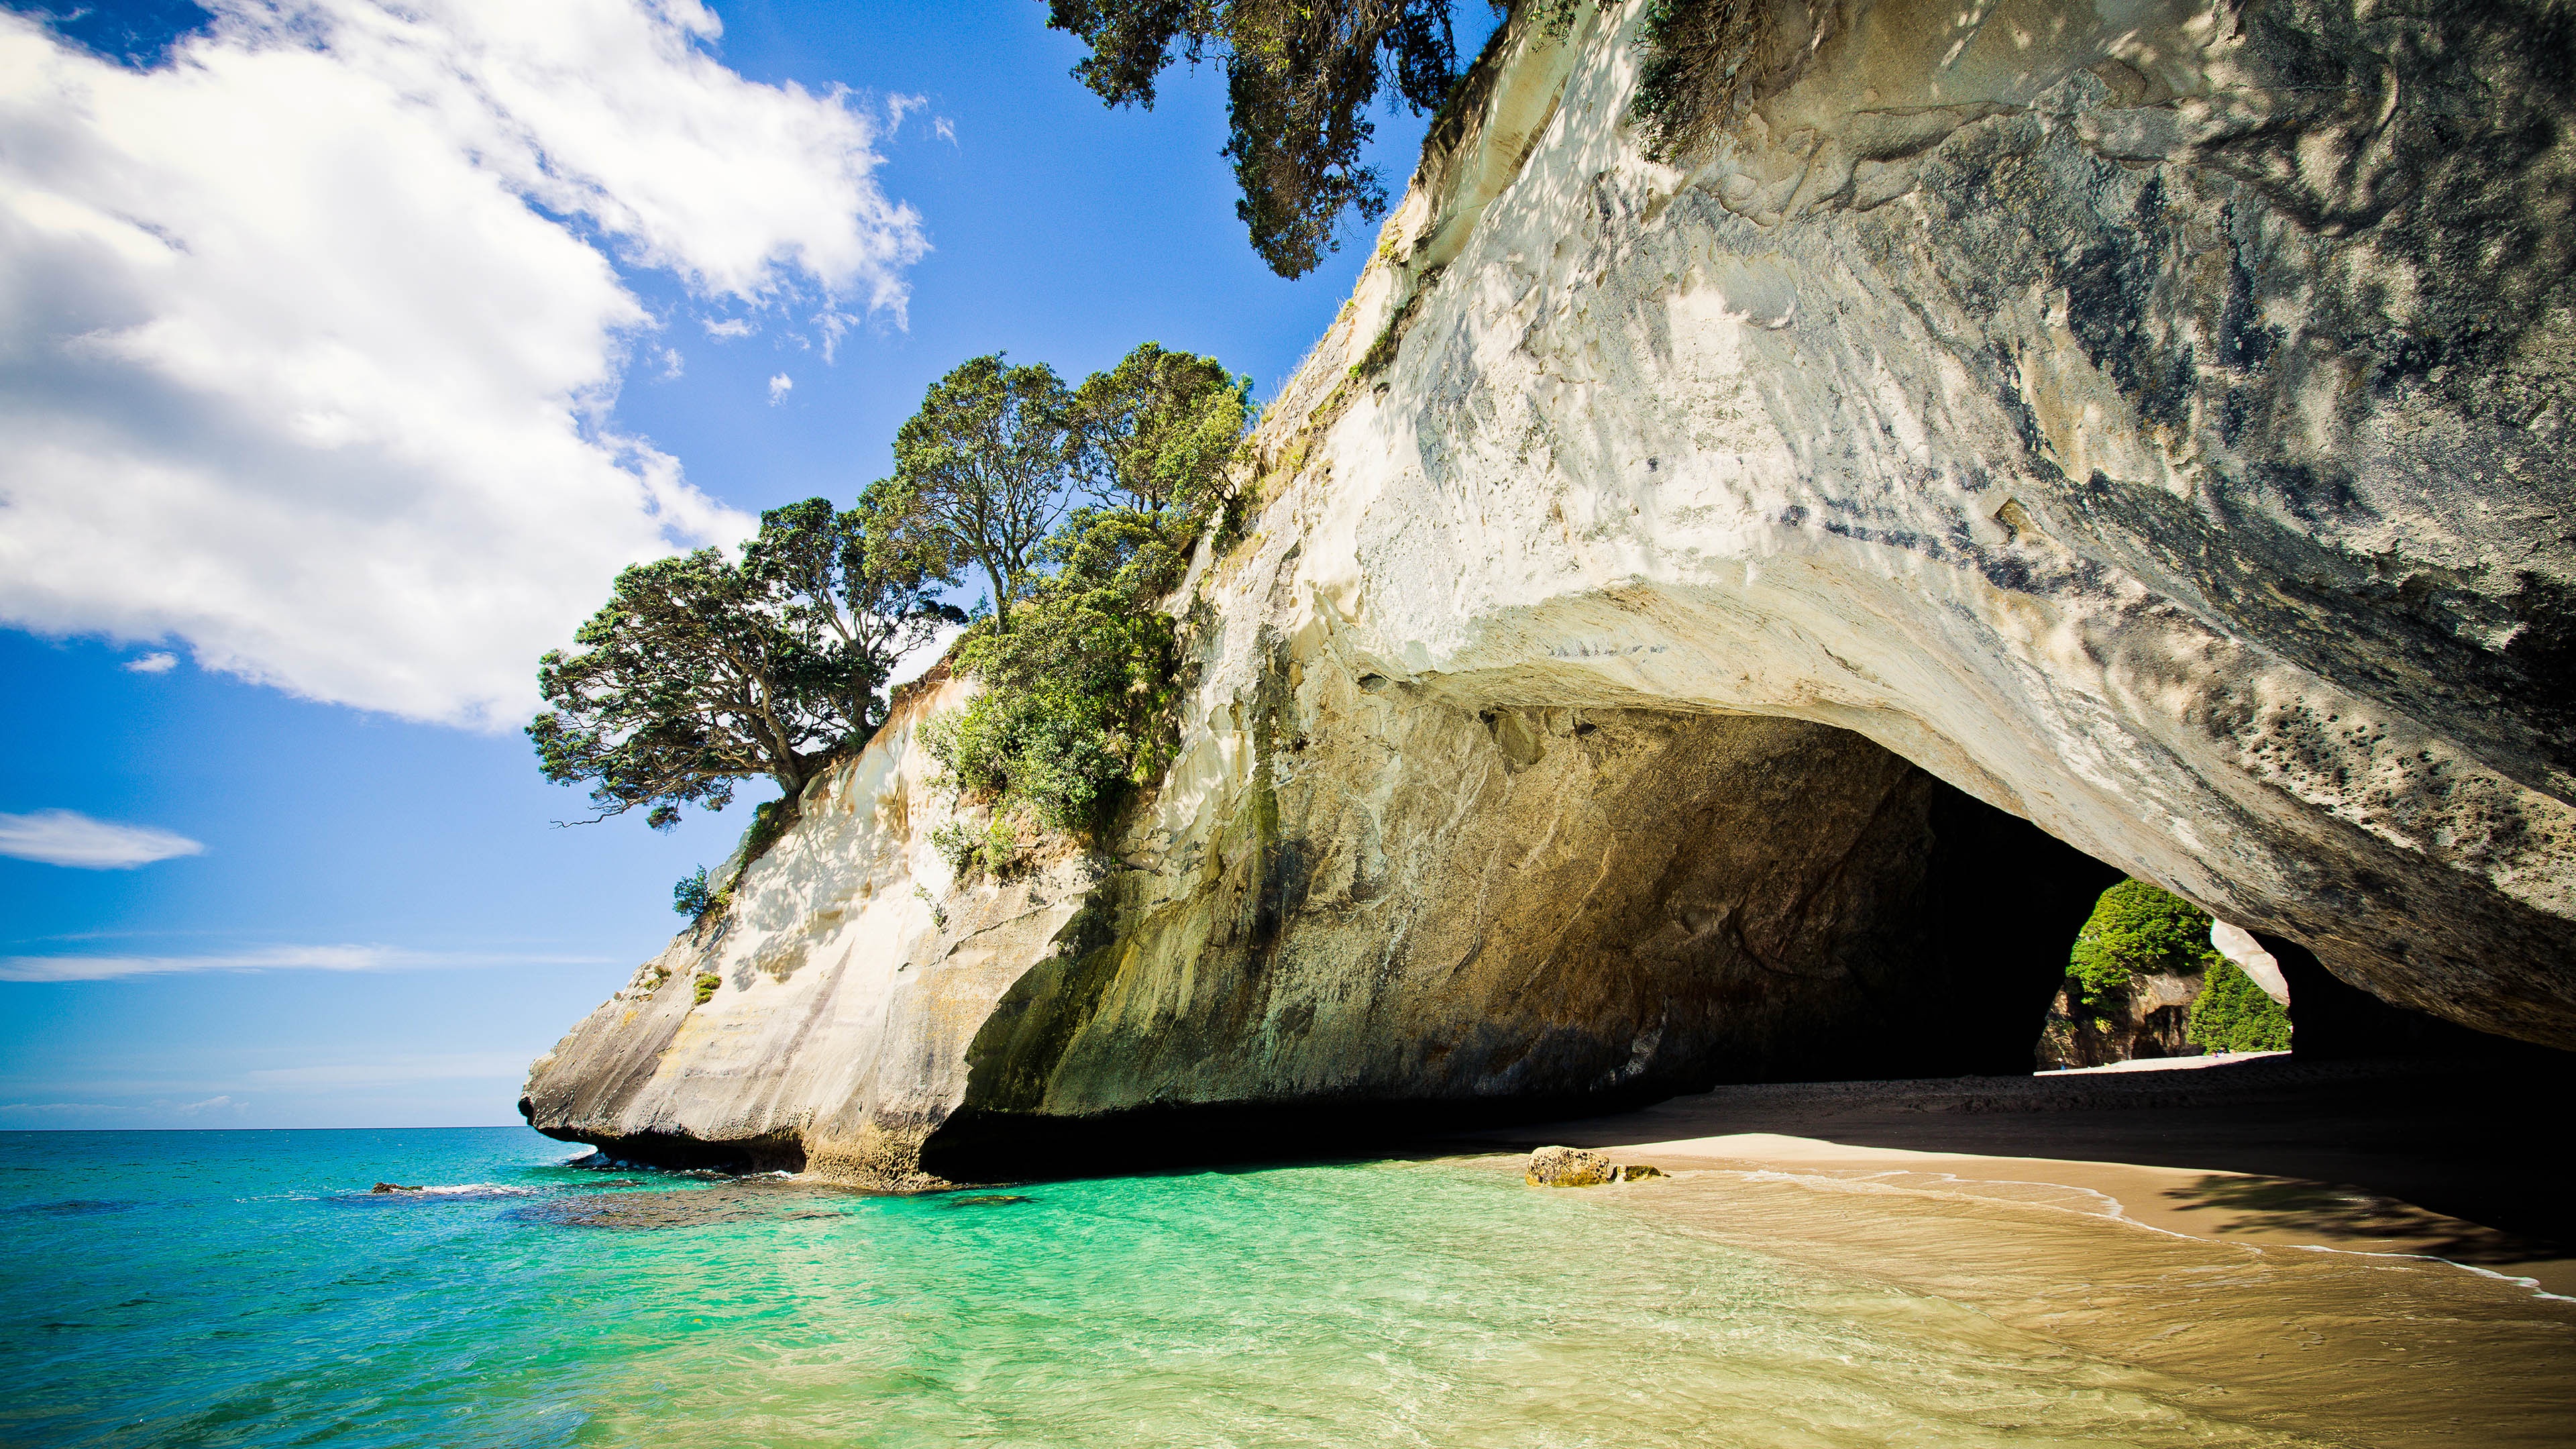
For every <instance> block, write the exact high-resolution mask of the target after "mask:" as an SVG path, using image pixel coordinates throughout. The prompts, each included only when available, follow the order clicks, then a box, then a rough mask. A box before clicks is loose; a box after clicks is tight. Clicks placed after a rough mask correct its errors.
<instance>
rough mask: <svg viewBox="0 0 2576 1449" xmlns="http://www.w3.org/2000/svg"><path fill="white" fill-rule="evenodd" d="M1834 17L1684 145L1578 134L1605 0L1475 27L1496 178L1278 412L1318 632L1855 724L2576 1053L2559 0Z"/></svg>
mask: <svg viewBox="0 0 2576 1449" xmlns="http://www.w3.org/2000/svg"><path fill="white" fill-rule="evenodd" d="M1819 13H1820V14H1821V15H1822V17H1823V19H1822V20H1821V21H1820V22H1819V23H1817V24H1816V25H1815V26H1813V27H1810V26H1809V25H1808V22H1807V20H1806V18H1805V17H1806V15H1807V12H1806V11H1805V9H1804V8H1803V7H1795V6H1792V7H1786V8H1784V9H1783V10H1782V11H1781V12H1780V19H1779V27H1780V28H1779V33H1778V35H1777V37H1776V39H1775V43H1774V46H1773V48H1772V50H1771V51H1770V52H1769V53H1768V55H1767V57H1766V60H1765V62H1764V65H1763V67H1762V69H1761V71H1760V74H1761V75H1762V77H1763V79H1762V80H1761V81H1760V82H1759V88H1760V89H1761V90H1762V92H1763V97H1762V99H1761V101H1760V104H1759V106H1758V109H1757V112H1756V114H1755V115H1754V117H1753V119H1752V120H1751V121H1750V122H1749V123H1747V124H1746V125H1745V126H1744V127H1743V134H1742V135H1741V137H1740V138H1738V139H1735V140H1731V141H1728V142H1725V143H1722V144H1720V145H1718V146H1717V147H1715V148H1714V149H1713V150H1712V151H1710V152H1708V153H1706V154H1704V155H1701V156H1698V157H1695V158H1692V159H1691V160H1690V161H1689V162H1688V164H1686V165H1685V166H1684V167H1681V168H1674V167H1667V166H1662V165H1658V164H1655V163H1653V162H1651V161H1648V160H1647V159H1645V158H1644V157H1643V156H1642V155H1641V154H1640V151H1639V148H1638V145H1637V143H1636V139H1635V137H1634V135H1633V134H1632V133H1631V132H1630V131H1629V130H1627V129H1626V128H1624V127H1623V126H1622V125H1621V124H1620V123H1619V118H1620V116H1621V114H1622V111H1623V108H1624V105H1625V102H1626V98H1627V96H1628V94H1629V90H1630V87H1631V84H1632V82H1633V77H1634V73H1635V68H1636V61H1635V56H1634V51H1633V48H1632V47H1631V46H1629V45H1628V44H1626V43H1625V42H1624V40H1620V39H1618V38H1617V36H1616V35H1614V32H1619V33H1624V32H1623V31H1622V27H1627V26H1633V24H1634V22H1635V20H1636V17H1637V11H1636V9H1635V7H1628V8H1625V9H1620V10H1615V11H1613V12H1612V13H1611V14H1610V15H1608V16H1606V17H1604V16H1592V17H1588V18H1584V19H1581V20H1579V21H1578V23H1577V24H1576V26H1575V27H1574V29H1573V31H1572V33H1571V34H1570V35H1569V36H1568V37H1567V39H1566V41H1565V42H1564V43H1563V44H1562V45H1554V44H1550V43H1549V42H1548V40H1547V38H1546V37H1544V36H1543V35H1530V36H1524V37H1523V38H1522V39H1521V40H1520V41H1519V42H1518V43H1517V45H1516V46H1515V54H1514V56H1513V58H1512V60H1511V62H1510V63H1509V64H1508V65H1507V66H1506V67H1505V68H1504V69H1503V71H1502V73H1501V74H1500V76H1499V78H1498V80H1497V81H1496V83H1495V85H1494V95H1495V99H1494V101H1493V102H1492V105H1493V108H1494V110H1495V112H1496V113H1497V114H1500V113H1503V112H1509V113H1510V114H1512V115H1515V116H1540V115H1544V116H1546V118H1547V119H1546V120H1545V123H1544V124H1543V125H1537V126H1535V128H1534V130H1533V131H1532V132H1531V134H1532V135H1533V136H1534V139H1533V140H1531V141H1529V142H1527V143H1526V144H1527V146H1528V149H1527V154H1526V159H1525V160H1522V161H1520V163H1519V164H1518V165H1517V167H1516V168H1515V167H1509V166H1496V165H1490V164H1484V163H1483V162H1479V161H1477V160H1476V159H1475V158H1477V157H1480V156H1483V157H1491V156H1499V155H1505V154H1511V153H1515V152H1517V151H1518V150H1519V149H1520V147H1521V146H1522V145H1523V144H1524V143H1523V142H1522V141H1520V140H1519V139H1518V138H1517V136H1516V135H1503V134H1498V133H1493V132H1488V133H1487V134H1485V135H1483V136H1480V137H1478V138H1475V139H1472V140H1470V141H1468V142H1466V143H1464V144H1462V145H1461V146H1459V147H1458V148H1457V149H1456V150H1455V151H1454V152H1453V153H1452V155H1453V156H1454V157H1463V158H1466V159H1464V160H1451V161H1447V162H1442V163H1435V164H1434V165H1433V166H1431V167H1430V168H1428V171H1429V179H1430V180H1432V181H1434V182H1435V183H1437V184H1436V185H1434V186H1432V187H1430V188H1422V189H1417V191H1416V192H1415V193H1414V195H1413V196H1412V197H1411V198H1409V199H1408V202H1407V204H1406V209H1405V211H1404V213H1403V214H1402V215H1401V216H1399V217H1398V218H1397V219H1396V221H1395V223H1394V225H1393V226H1392V227H1391V228H1390V232H1389V235H1390V237H1392V238H1393V239H1394V245H1393V247H1392V248H1391V249H1390V250H1391V252H1392V255H1391V256H1390V257H1389V258H1388V259H1387V260H1386V261H1385V263H1384V264H1383V265H1380V266H1378V267H1376V268H1374V269H1373V270H1372V272H1371V273H1370V276H1369V278H1368V279H1367V280H1366V281H1364V282H1363V283H1362V286H1361V289H1360V298H1361V302H1360V305H1359V306H1358V307H1357V308H1355V309H1354V312H1353V314H1352V315H1351V316H1350V317H1349V318H1348V319H1347V320H1346V322H1345V323H1344V324H1343V325H1342V326H1340V327H1339V328H1337V329H1336V330H1335V332H1334V334H1333V335H1332V336H1330V337H1328V338H1327V339H1326V341H1325V344H1324V346H1323V348H1322V349H1321V355H1320V356H1319V357H1318V358H1317V360H1316V364H1315V365H1314V366H1312V367H1310V368H1309V369H1308V370H1307V372H1306V373H1305V374H1304V375H1303V376H1302V377H1301V379H1300V382H1301V390H1299V391H1296V392H1293V393H1292V395H1291V397H1290V398H1289V399H1288V400H1287V406H1285V407H1283V408H1280V409H1276V410H1274V414H1273V418H1272V428H1271V430H1270V432H1269V434H1268V435H1267V436H1268V437H1269V438H1270V439H1271V441H1272V453H1271V462H1272V466H1273V467H1274V468H1275V469H1277V470H1279V471H1281V472H1284V473H1289V474H1293V475H1294V477H1295V479H1296V480H1297V481H1296V482H1294V483H1289V484H1284V485H1280V497H1281V501H1280V503H1279V504H1278V505H1276V506H1274V508H1273V510H1272V512H1271V514H1270V515H1269V519H1268V520H1266V521H1268V522H1270V524H1271V526H1274V527H1288V528H1293V529H1295V530H1296V531H1297V532H1298V533H1300V534H1301V536H1302V537H1303V540H1304V553H1303V555H1302V559H1301V564H1300V569H1299V573H1298V577H1297V580H1296V583H1295V588H1296V590H1297V591H1298V593H1299V595H1300V596H1301V597H1302V599H1303V600H1304V601H1305V603H1306V607H1307V608H1309V609H1310V610H1311V611H1312V613H1313V614H1314V616H1315V617H1316V618H1317V619H1318V620H1319V621H1321V627H1324V628H1327V629H1329V630H1330V632H1331V633H1332V636H1333V648H1334V650H1335V652H1336V655H1337V657H1339V658H1342V659H1345V660H1347V661H1348V663H1349V667H1351V668H1354V669H1361V670H1374V671H1377V672H1380V673H1383V674H1385V675H1387V676H1388V677H1390V678H1396V679H1404V680H1411V681H1419V682H1426V683H1429V682H1436V685H1437V687H1438V688H1440V689H1442V690H1444V691H1447V692H1449V693H1450V694H1451V695H1452V696H1453V697H1457V698H1460V699H1462V700H1475V701H1479V702H1482V703H1487V704H1514V703H1517V704H1530V705H1538V704H1545V705H1548V706H1551V707H1558V708H1566V707H1572V708H1596V707H1602V706H1611V705H1617V706H1624V707H1634V708H1682V707H1698V708H1723V709H1740V710H1747V711H1752V712H1757V713H1763V714H1785V715H1792V716H1796V717H1800V718H1806V719H1813V720H1819V721H1823V722H1826V723H1831V724H1836V725H1840V726H1843V727H1845V728H1848V729H1852V730H1855V731H1858V732H1859V733H1861V734H1863V735H1866V736H1868V737H1870V738H1871V739H1874V740H1877V741H1878V742H1880V743H1881V744H1884V745H1886V746H1887V747H1888V748H1890V749H1892V750H1894V751H1896V752H1897V753H1899V754H1901V755H1904V756H1906V757H1907V758H1909V759H1912V760H1914V761H1916V762H1917V763H1919V764H1922V765H1923V766H1925V767H1926V768H1928V769H1930V770H1932V771H1933V772H1935V773H1936V774H1938V775H1940V776H1941V777H1942V778H1943V779H1946V780H1948V781H1950V782H1952V783H1954V784H1956V785H1958V786H1959V787H1961V788H1962V789H1965V790H1967V791H1969V792H1970V793H1972V794H1975V795H1977V796H1979V797H1980V798H1983V799H1985V800H1988V801H1991V802H1993V803H1995V804H1997V805H1999V806H2001V807H2003V808H2005V809H2007V810H2010V811H2012V812H2014V813H2016V814H2020V815H2023V816H2025V817H2027V818H2029V819H2032V820H2034V821H2037V822H2038V823H2039V824H2041V825H2042V826H2044V827H2045V828H2047V829H2048V830H2049V831H2050V832H2052V833H2053V834H2055V835H2057V836H2058V837H2060V838H2061V839H2064V840H2066V841H2068V842H2070V843H2072V844H2074V845H2076V846H2078V847H2080V848H2081V849H2083V850H2085V851H2086V852H2088V853H2090V854H2092V855H2094V856H2096V857H2098V858H2100V859H2103V860H2106V861H2109V862H2112V863H2114V864H2116V865H2119V866H2121V867H2122V868H2124V869H2126V870H2128V871H2131V872H2133V873H2135V874H2138V875H2140V876H2143V877H2145V878H2147V879H2151V880H2155V881H2157V882H2159V883H2161V884H2164V885H2167V886H2169V887H2171V888H2173V889H2174V890H2176V891H2178V892H2180V893H2181V894H2183V895H2185V896H2187V897H2189V898H2190V899H2192V900H2193V901H2194V902H2195V903H2197V904H2199V905H2201V906H2203V907H2204V908H2207V909H2209V910H2211V911H2212V912H2213V913H2214V914H2217V915H2218V916H2220V917H2221V918H2222V919H2226V920H2229V921H2234V922H2237V923H2239V924H2241V925H2244V926H2247V927H2249V928H2252V929H2255V930H2259V931H2265V932H2270V933H2274V934H2279V935H2285V936H2289V937H2294V938H2296V939H2298V940H2301V941H2304V942H2306V943H2308V944H2309V945H2310V946H2311V947H2313V948H2314V949H2315V950H2316V951H2317V953H2318V955H2319V956H2320V957H2321V958H2323V959H2324V960H2325V961H2326V963H2327V964H2328V965H2329V966H2330V967H2331V968H2332V969H2334V970H2335V971H2337V972H2338V973H2340V974H2342V975H2344V976H2345V977H2347V978H2348V979H2350V980H2352V981H2354V982H2356V983H2358V984H2360V985H2363V986H2365V987H2367V988H2368V989H2370V990H2372V991H2374V992H2376V993H2378V994H2380V995H2382V996H2384V997H2387V998H2389V999H2391V1000H2394V1001H2398V1002H2401V1003H2404V1004H2407V1005H2411V1006H2415V1007H2419V1008H2422V1009H2424V1010H2428V1011H2432V1012H2435V1013H2438V1014H2442V1015H2447V1016H2450V1017H2452V1018H2453V1019H2455V1020H2459V1021H2462V1022H2464V1023H2467V1024H2470V1025H2473V1026H2477V1027H2480V1028H2483V1029H2486V1030H2491V1031H2499V1032H2505V1033H2508V1034H2512V1035H2518V1036H2522V1037H2526V1038H2529V1039H2532V1040H2537V1041H2548V1042H2554V1043H2558V1044H2562V1045H2564V1044H2570V1043H2571V1042H2576V962H2571V943H2576V931H2571V929H2570V920H2569V917H2570V914H2571V910H2572V909H2576V900H2571V893H2570V888H2571V885H2572V884H2576V863H2571V854H2570V852H2571V846H2576V834H2571V830H2570V809H2569V804H2568V801H2569V782H2570V776H2569V763H2570V753H2569V746H2570V727H2571V715H2570V709H2569V706H2570V702H2571V693H2570V686H2569V673H2568V664H2569V653H2568V651H2569V638H2570V635H2569V625H2568V603H2567V600H2568V585H2569V579H2570V574H2571V567H2576V565H2572V564H2571V557H2570V548H2571V543H2570V532H2571V530H2570V515H2569V509H2568V504H2569V495H2570V491H2571V490H2570V479H2571V467H2572V466H2576V465H2571V462H2570V458H2569V453H2568V420H2569V419H2568V412H2569V401H2568V394H2567V376H2568V369H2569V367H2570V363H2571V358H2576V351H2572V350H2571V347H2570V338H2571V336H2576V314H2571V303H2576V290H2571V284H2570V281H2569V249H2570V247H2571V245H2576V228H2571V226H2570V220H2571V218H2570V217H2569V215H2568V208H2569V203H2570V198H2571V196H2576V190H2572V189H2571V185H2570V183H2571V180H2576V177H2572V176H2571V170H2570V166H2571V156H2576V151H2571V144H2570V140H2569V138H2568V136H2567V135H2566V130H2567V120H2568V118H2569V117H2570V116H2571V115H2576V104H2571V102H2576V97H2571V96H2570V95H2569V94H2568V87H2569V86H2570V85H2571V77H2576V65H2571V62H2570V57H2569V54H2568V51H2569V46H2570V41H2569V39H2568V33H2567V31H2566V28H2565V26H2564V25H2563V24H2561V23H2559V22H2557V21H2555V20H2552V19H2548V18H2546V16H2545V15H2544V13H2543V12H2541V11H2538V10H2529V9H2521V8H2517V7H2513V6H2501V5H2499V6H2466V5H2442V4H2433V5H2417V6H2410V7H2386V8H2377V7H2369V8H2360V9H2356V8H2354V7H2353V6H2350V5H2335V4H2298V3H2287V4H2285V3H2259V0H2258V3H2253V4H2248V5H2245V6H2242V7H2221V6H2215V5H2210V6H2196V5H2189V4H2175V5H2156V4H2142V5H2130V6H2109V5H2104V6H2099V7H2097V6H2092V5H2061V4H2038V3H2031V4H1998V5H1993V6H1955V5H1950V4H1947V3H1943V4H1937V5H1936V4H1928V3H1926V4H1915V3H1883V4H1875V5H1841V6H1824V7H1819ZM2547 13H2548V14H2552V15H2554V13H2555V12H2547ZM1542 97H1552V99H1551V100H1548V101H1544V102H1543V101H1542ZM1488 193H1490V194H1488ZM1470 216H1472V224H1471V225H1463V226H1462V225H1461V224H1460V223H1458V222H1454V221H1453V220H1451V218H1453V217H1462V218H1463V217H1470ZM1462 231H1463V235H1461V232H1462ZM1391 326H1393V327H1394V328H1395V329H1396V330H1397V331H1398V333H1399V334H1400V343H1399V345H1397V346H1396V347H1394V348H1393V349H1392V350H1393V360H1392V362H1391V363H1389V364H1387V365H1386V366H1385V367H1384V369H1383V370H1382V371H1380V372H1378V373H1376V374H1374V375H1373V376H1372V377H1371V378H1369V379H1368V381H1367V383H1366V385H1354V384H1346V383H1343V382H1342V381H1340V379H1341V378H1342V376H1343V369H1344V367H1345V366H1347V365H1348V364H1350V363H1352V362H1356V361H1360V360H1362V359H1363V358H1366V357H1368V356H1370V354H1371V352H1372V349H1374V351H1375V353H1376V355H1378V356H1384V355H1385V353H1386V352H1387V351H1388V350H1389V349H1388V348H1387V346H1386V345H1385V343H1384V342H1383V341H1382V340H1381V338H1382V337H1383V336H1384V334H1385V333H1386V332H1387V331H1388V330H1389V328H1390V327H1391ZM1336 387H1338V388H1339V389H1340V393H1339V395H1337V396H1332V395H1328V394H1327V390H1328V389H1332V388H1336ZM1308 412H1311V413H1313V414H1315V415H1318V416H1319V417H1320V418H1328V419H1329V421H1328V422H1319V423H1318V424H1317V425H1316V426H1314V427H1313V428H1312V429H1311V430H1310V431H1308V432H1306V433H1303V434H1295V433H1292V431H1291V430H1290V429H1289V428H1287V427H1286V426H1285V425H1284V424H1283V416H1284V415H1295V414H1301V413H1308ZM1283 514H1286V515H1289V518H1283V517H1282V515H1283ZM1291 519H1293V521H1290V520H1291Z"/></svg>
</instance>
